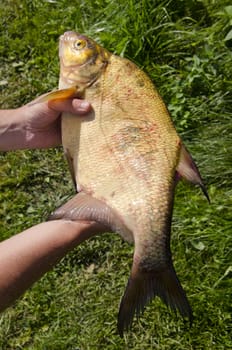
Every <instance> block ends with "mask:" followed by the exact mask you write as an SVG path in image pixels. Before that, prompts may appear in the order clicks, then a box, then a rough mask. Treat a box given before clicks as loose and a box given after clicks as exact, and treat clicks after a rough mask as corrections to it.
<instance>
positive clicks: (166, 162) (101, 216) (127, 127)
mask: <svg viewBox="0 0 232 350" xmlns="http://www.w3.org/2000/svg"><path fill="white" fill-rule="evenodd" d="M60 60H61V73H60V83H59V88H60V89H64V91H69V90H65V89H69V88H71V89H70V95H72V93H73V91H74V90H75V89H74V90H73V87H74V86H76V93H77V94H78V95H79V96H81V97H83V98H85V99H86V100H88V101H89V102H90V103H91V105H92V111H91V112H90V114H89V116H88V117H87V118H86V117H85V118H77V117H76V116H73V115H67V114H66V115H63V117H62V138H63V146H64V150H65V153H66V155H67V158H68V161H69V165H70V168H71V173H72V176H73V179H74V182H75V183H76V186H77V190H78V192H80V193H79V194H77V195H76V197H74V198H73V199H71V200H70V201H69V202H68V203H67V204H65V205H64V206H62V207H61V208H59V209H58V210H57V211H56V212H55V213H54V215H53V218H56V219H57V218H63V219H64V218H66V219H71V220H80V219H91V220H95V221H98V222H101V223H103V224H105V225H107V226H108V227H109V229H110V230H112V231H115V232H118V233H120V234H121V235H122V236H123V237H124V238H125V239H126V240H128V241H131V242H134V245H135V250H134V259H133V266H132V271H131V276H130V279H129V281H128V285H127V288H126V292H125V294H124V297H123V298H122V302H121V306H120V310H119V317H118V329H119V333H120V334H121V335H122V334H123V330H124V329H128V327H129V326H130V325H131V323H132V319H133V316H134V314H135V313H137V314H139V313H140V312H141V311H142V310H143V309H144V306H145V305H146V304H147V303H148V302H149V301H150V300H151V299H152V298H153V297H154V296H156V295H158V296H159V297H161V299H162V300H163V301H164V302H165V303H166V304H167V305H169V306H170V307H171V308H173V309H174V310H176V309H178V310H179V311H180V313H181V314H182V316H184V317H185V316H187V317H189V318H190V319H191V318H192V313H191V308H190V306H189V303H188V301H187V298H186V296H185V293H184V291H183V289H182V287H181V285H180V282H179V280H178V278H177V276H176V273H175V270H174V267H173V264H172V259H171V252H170V229H171V217H172V207H173V198H174V189H175V184H176V178H177V176H179V177H185V178H187V179H188V180H190V181H191V182H193V183H198V184H199V185H200V186H201V187H202V188H203V191H204V192H205V193H206V191H205V189H204V187H203V184H202V181H201V178H200V175H199V172H198V170H197V168H196V166H195V164H194V162H193V160H192V158H191V156H190V155H189V153H188V152H187V150H186V149H185V147H184V146H183V145H182V143H181V140H180V138H179V136H178V134H177V132H176V130H175V128H174V126H173V124H172V121H171V119H170V116H169V113H168V111H167V109H166V107H165V104H164V102H163V101H162V99H161V97H160V96H159V94H158V92H157V90H156V89H155V87H154V85H153V84H152V82H151V81H150V79H149V78H148V77H147V75H146V74H145V73H144V72H143V71H141V70H140V69H139V68H138V67H137V66H136V65H135V64H133V63H132V62H130V61H129V60H127V59H125V58H120V57H118V56H115V55H112V54H110V53H109V52H108V51H106V50H105V49H103V48H102V47H100V46H99V45H97V44H96V43H95V42H94V41H93V40H91V39H89V38H87V37H85V36H83V35H80V34H77V33H74V32H66V33H65V34H64V35H63V36H62V37H61V39H60ZM58 93H59V92H58ZM53 94H54V93H53ZM59 97H60V95H59ZM65 98H66V95H65ZM51 99H54V95H53V96H52V98H51Z"/></svg>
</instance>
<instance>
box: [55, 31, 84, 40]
mask: <svg viewBox="0 0 232 350" xmlns="http://www.w3.org/2000/svg"><path fill="white" fill-rule="evenodd" d="M77 38H81V39H85V40H86V39H87V38H86V36H84V35H82V34H80V33H77V32H73V31H71V30H68V31H67V32H65V33H64V34H62V35H61V36H60V41H61V42H72V41H74V40H76V39H77Z"/></svg>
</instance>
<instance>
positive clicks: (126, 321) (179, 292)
mask: <svg viewBox="0 0 232 350" xmlns="http://www.w3.org/2000/svg"><path fill="white" fill-rule="evenodd" d="M156 295H157V296H159V297H160V298H161V299H162V300H163V301H164V303H165V304H166V305H167V306H168V307H170V308H171V309H173V310H174V311H175V312H176V310H179V312H180V314H181V315H182V316H183V317H184V318H185V317H187V318H189V321H190V324H191V323H192V318H193V316H192V310H191V307H190V305H189V302H188V300H187V297H186V294H185V292H184V290H183V288H182V287H181V284H180V282H179V280H178V278H177V276H176V273H175V270H174V268H173V266H171V267H167V269H166V270H163V271H149V272H147V271H142V270H139V269H137V271H136V272H135V273H133V269H132V274H131V276H130V278H129V281H128V284H127V287H126V291H125V294H124V296H123V298H122V301H121V305H120V309H119V314H118V332H119V334H120V336H121V337H122V336H123V331H124V330H128V329H129V328H130V327H131V325H132V321H133V317H134V314H136V315H137V316H139V315H140V313H142V312H143V311H144V307H145V305H146V304H148V303H149V302H150V301H151V299H153V297H155V296H156Z"/></svg>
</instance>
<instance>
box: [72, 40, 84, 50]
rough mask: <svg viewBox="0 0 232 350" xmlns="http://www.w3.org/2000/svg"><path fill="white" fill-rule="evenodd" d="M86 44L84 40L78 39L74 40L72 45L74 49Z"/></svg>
mask: <svg viewBox="0 0 232 350" xmlns="http://www.w3.org/2000/svg"><path fill="white" fill-rule="evenodd" d="M85 46H86V41H85V40H82V39H78V40H76V41H75V42H74V44H73V47H74V49H75V50H81V49H83V48H84V47H85Z"/></svg>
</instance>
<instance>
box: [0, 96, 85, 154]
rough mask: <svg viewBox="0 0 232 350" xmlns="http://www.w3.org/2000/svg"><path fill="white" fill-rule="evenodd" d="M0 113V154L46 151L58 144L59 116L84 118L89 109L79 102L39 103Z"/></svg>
mask: <svg viewBox="0 0 232 350" xmlns="http://www.w3.org/2000/svg"><path fill="white" fill-rule="evenodd" d="M39 99H41V98H40V97H39V98H38V99H36V100H34V101H32V102H30V103H28V104H27V105H24V106H22V107H19V108H16V109H8V110H0V150H1V151H10V150H17V149H34V148H49V147H55V146H59V145H60V144H61V118H60V117H61V114H62V112H67V113H71V114H76V115H77V118H78V115H79V116H84V115H85V114H87V113H88V112H90V111H91V105H90V104H89V103H88V102H87V101H84V100H80V99H78V98H68V99H65V100H57V101H47V102H38V103H37V101H38V100H39Z"/></svg>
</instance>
